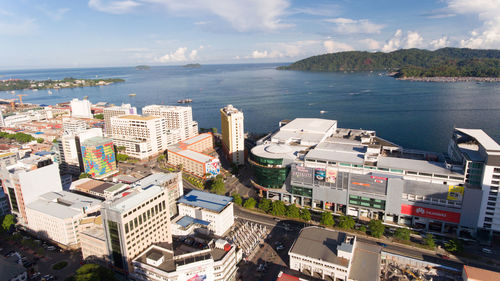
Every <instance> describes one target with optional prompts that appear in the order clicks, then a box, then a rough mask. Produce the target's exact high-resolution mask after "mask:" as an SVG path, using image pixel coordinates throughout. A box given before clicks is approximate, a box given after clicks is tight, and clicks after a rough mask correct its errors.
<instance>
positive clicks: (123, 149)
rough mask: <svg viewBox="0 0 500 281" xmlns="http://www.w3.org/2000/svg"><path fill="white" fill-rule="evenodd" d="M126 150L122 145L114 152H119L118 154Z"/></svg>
mask: <svg viewBox="0 0 500 281" xmlns="http://www.w3.org/2000/svg"><path fill="white" fill-rule="evenodd" d="M126 149H127V148H126V147H125V146H123V145H120V146H118V147H117V148H116V150H118V151H120V152H122V151H125V150H126Z"/></svg>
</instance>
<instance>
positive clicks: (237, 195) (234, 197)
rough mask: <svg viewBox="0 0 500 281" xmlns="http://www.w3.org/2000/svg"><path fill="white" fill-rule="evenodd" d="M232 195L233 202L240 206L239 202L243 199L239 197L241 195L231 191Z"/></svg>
mask: <svg viewBox="0 0 500 281" xmlns="http://www.w3.org/2000/svg"><path fill="white" fill-rule="evenodd" d="M232 196H233V201H234V204H236V205H238V206H241V204H242V203H243V199H242V198H241V195H239V194H238V193H236V192H233V194H232Z"/></svg>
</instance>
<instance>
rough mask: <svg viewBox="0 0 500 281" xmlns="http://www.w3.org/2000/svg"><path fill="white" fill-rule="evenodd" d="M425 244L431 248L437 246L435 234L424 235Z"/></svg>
mask: <svg viewBox="0 0 500 281" xmlns="http://www.w3.org/2000/svg"><path fill="white" fill-rule="evenodd" d="M424 245H427V246H429V247H430V248H434V247H436V242H435V241H434V235H432V234H430V233H427V235H425V237H424Z"/></svg>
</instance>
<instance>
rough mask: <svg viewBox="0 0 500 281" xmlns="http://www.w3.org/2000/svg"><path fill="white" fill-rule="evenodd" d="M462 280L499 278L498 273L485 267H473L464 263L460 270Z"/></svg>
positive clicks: (499, 274) (482, 280)
mask: <svg viewBox="0 0 500 281" xmlns="http://www.w3.org/2000/svg"><path fill="white" fill-rule="evenodd" d="M462 280H463V281H491V280H500V273H499V272H495V271H491V270H487V269H482V268H478V267H473V266H470V265H464V268H463V270H462Z"/></svg>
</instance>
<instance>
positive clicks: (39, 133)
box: [35, 132, 43, 135]
mask: <svg viewBox="0 0 500 281" xmlns="http://www.w3.org/2000/svg"><path fill="white" fill-rule="evenodd" d="M41 134H43V132H36V133H35V135H41Z"/></svg>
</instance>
